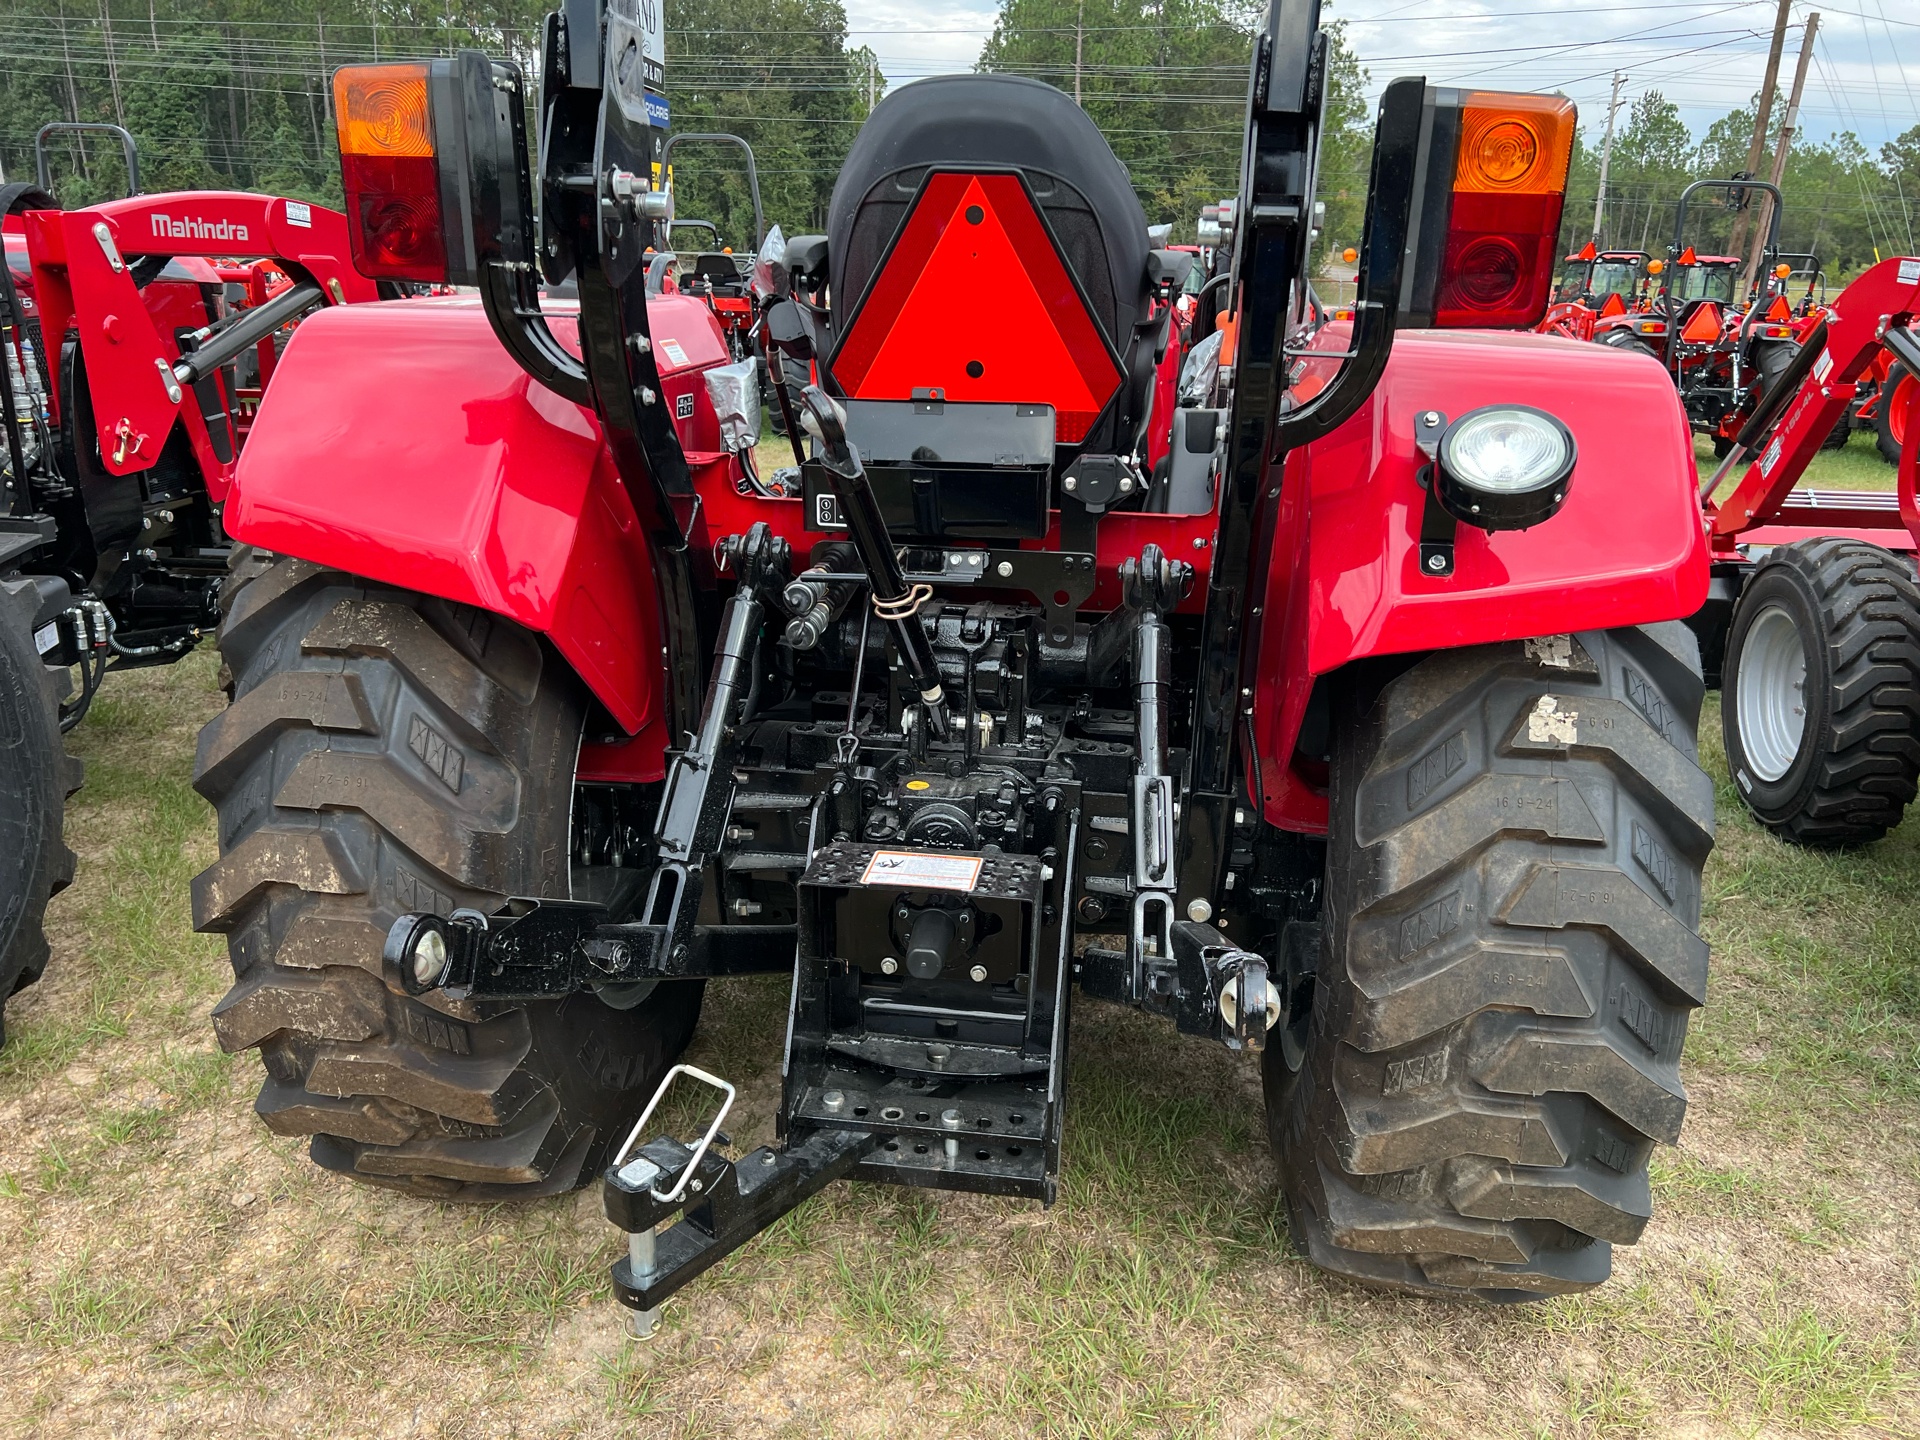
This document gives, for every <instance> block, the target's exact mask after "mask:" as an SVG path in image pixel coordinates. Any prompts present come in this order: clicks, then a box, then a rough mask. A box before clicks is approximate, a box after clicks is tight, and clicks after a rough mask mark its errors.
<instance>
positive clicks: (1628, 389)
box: [1241, 327, 1708, 832]
mask: <svg viewBox="0 0 1920 1440" xmlns="http://www.w3.org/2000/svg"><path fill="white" fill-rule="evenodd" d="M1335 328H1336V327H1328V331H1332V330H1334V329H1335ZM1340 328H1344V327H1340ZM1346 343H1347V341H1346V337H1345V336H1344V335H1343V334H1329V333H1328V332H1327V331H1323V332H1322V333H1321V337H1320V338H1318V339H1317V340H1316V346H1317V347H1318V348H1327V349H1330V350H1334V351H1338V350H1339V349H1342V348H1344V346H1345V345H1346ZM1326 363H1328V362H1322V361H1317V360H1309V361H1308V362H1307V363H1306V366H1305V370H1306V372H1307V374H1306V375H1303V376H1302V377H1301V378H1300V379H1298V380H1296V382H1295V383H1296V386H1297V385H1299V384H1300V383H1302V382H1303V381H1304V380H1305V379H1306V378H1308V376H1311V374H1312V372H1313V371H1314V370H1315V369H1316V368H1317V367H1319V366H1321V365H1324V364H1326ZM1498 404H1523V405H1531V406H1534V407H1536V408H1538V409H1541V410H1546V411H1549V412H1551V413H1552V414H1554V415H1556V416H1558V417H1559V418H1560V419H1561V420H1562V421H1563V422H1565V424H1566V425H1567V426H1568V428H1569V429H1570V430H1572V432H1573V435H1574V440H1575V444H1576V446H1577V451H1578V458H1577V460H1576V462H1575V466H1574V470H1573V475H1572V478H1571V480H1570V482H1569V487H1568V490H1567V498H1566V501H1565V503H1564V504H1563V505H1562V507H1561V508H1560V510H1559V512H1558V513H1557V514H1555V515H1554V516H1553V517H1552V518H1551V519H1548V520H1546V521H1545V522H1543V523H1541V524H1539V525H1536V526H1534V527H1533V528H1532V529H1530V530H1508V531H1500V532H1494V533H1489V532H1487V531H1484V530H1479V529H1476V528H1473V527H1470V526H1466V525H1461V526H1460V527H1459V528H1458V532H1457V538H1456V546H1455V568H1454V571H1453V573H1452V574H1451V575H1450V576H1446V577H1444V578H1440V577H1434V576H1430V575H1428V574H1426V573H1424V572H1423V571H1422V570H1421V568H1420V529H1421V521H1422V518H1423V515H1424V513H1425V507H1426V492H1425V491H1424V490H1422V489H1421V488H1420V483H1419V478H1418V477H1419V473H1420V470H1421V466H1422V464H1423V457H1422V455H1421V453H1420V451H1419V450H1418V449H1417V448H1416V446H1415V444H1414V435H1415V430H1416V427H1417V426H1418V424H1419V422H1420V417H1421V415H1422V414H1423V413H1425V412H1427V411H1429V410H1437V411H1439V412H1440V413H1441V414H1442V415H1444V416H1446V417H1447V418H1448V419H1449V420H1455V419H1458V418H1459V417H1460V416H1462V415H1464V414H1466V413H1467V412H1468V411H1470V410H1475V409H1478V408H1480V407H1481V406H1485V405H1498ZM1268 487H1269V489H1270V490H1273V489H1276V488H1277V489H1278V490H1279V492H1280V493H1279V498H1278V505H1277V511H1276V515H1275V521H1274V527H1273V532H1272V533H1273V541H1272V551H1271V561H1270V563H1269V566H1268V569H1267V576H1266V583H1265V587H1264V594H1263V595H1258V596H1256V597H1255V598H1256V602H1257V603H1258V604H1259V607H1260V608H1259V609H1258V610H1256V611H1255V612H1254V613H1253V615H1252V616H1250V617H1249V618H1250V620H1251V622H1252V624H1253V625H1254V626H1255V627H1257V629H1256V631H1255V634H1254V636H1253V637H1251V638H1252V640H1253V643H1254V645H1255V646H1256V649H1257V667H1256V678H1255V679H1254V680H1253V681H1252V682H1251V687H1250V688H1251V689H1252V691H1253V693H1252V695H1251V696H1250V697H1247V698H1243V699H1242V701H1241V704H1242V706H1243V708H1245V707H1249V706H1250V713H1249V714H1248V716H1247V718H1248V720H1249V722H1250V724H1251V727H1252V732H1251V742H1252V743H1251V745H1250V747H1249V753H1250V755H1251V756H1252V757H1253V761H1252V764H1251V765H1250V767H1249V768H1250V771H1251V772H1252V773H1250V774H1249V777H1248V783H1249V788H1250V789H1251V790H1252V791H1253V793H1254V795H1255V796H1256V797H1258V799H1259V800H1260V803H1261V805H1262V808H1263V810H1264V812H1265V814H1266V816H1267V819H1268V820H1269V821H1270V822H1271V823H1273V824H1275V825H1279V826H1283V827H1285V828H1287V829H1291V830H1297V831H1305V832H1318V831H1322V830H1324V829H1325V826H1326V817H1327V801H1326V793H1325V790H1324V788H1323V786H1324V775H1325V766H1324V757H1325V745H1324V739H1323V737H1322V736H1321V735H1320V734H1319V733H1316V732H1318V731H1319V730H1320V729H1321V727H1320V726H1319V725H1317V724H1308V725H1307V726H1306V729H1305V732H1304V735H1303V723H1304V722H1306V721H1307V717H1308V715H1309V701H1310V699H1311V697H1312V694H1313V690H1314V686H1315V682H1316V681H1317V680H1318V679H1319V678H1320V677H1321V676H1325V675H1329V674H1332V673H1333V672H1335V671H1337V670H1339V669H1341V668H1342V667H1343V666H1347V665H1351V664H1353V663H1354V662H1356V661H1359V660H1364V659H1367V658H1369V657H1372V656H1380V655H1394V654H1419V653H1422V652H1425V651H1430V650H1439V649H1452V648H1457V647H1461V646H1467V645H1481V644H1487V643H1491V642H1494V641H1500V640H1516V639H1524V638H1530V637H1534V636H1550V635H1557V634H1564V633H1567V632H1571V631H1576V630H1600V629H1610V628H1613V627H1616V626H1623V625H1642V624H1648V623H1651V622H1654V621H1660V620H1678V619H1682V618H1684V617H1685V616H1688V615H1691V614H1692V613H1693V612H1694V611H1695V610H1697V609H1699V607H1700V605H1701V603H1702V602H1703V601H1704V599H1705V598H1706V590H1707V579H1708V562H1707V546H1706V537H1705V532H1704V529H1703V526H1702V523H1701V513H1700V502H1699V499H1698V489H1699V481H1698V479H1697V477H1696V473H1695V468H1694V460H1693V443H1692V437H1691V435H1690V434H1689V432H1688V428H1687V419H1686V414H1685V412H1684V411H1683V410H1682V409H1681V407H1680V402H1679V399H1678V397H1677V396H1676V395H1675V393H1674V388H1673V382H1672V381H1671V380H1669V379H1668V378H1667V374H1666V371H1665V370H1664V369H1662V367H1661V366H1660V364H1659V362H1658V361H1656V360H1654V359H1653V358H1652V357H1650V356H1647V355H1644V354H1636V353H1634V352H1632V351H1627V350H1620V349H1615V348H1614V347H1611V346H1604V345H1593V344H1582V343H1580V342H1578V341H1573V340H1567V339H1562V338H1560V337H1558V336H1551V335H1533V334H1514V333H1503V332H1494V331H1475V330H1455V331H1438V330H1415V331H1406V332H1403V333H1401V334H1400V335H1399V336H1397V337H1396V339H1395V341H1394V346H1393V354H1392V357H1391V359H1390V360H1389V361H1388V364H1387V368H1386V373H1385V375H1384V376H1383V377H1382V379H1381V381H1380V384H1379V386H1378V388H1377V389H1375V391H1374V392H1373V394H1372V396H1371V397H1369V399H1368V400H1367V402H1366V403H1365V404H1364V405H1362V407H1361V408H1360V410H1359V411H1358V413H1356V414H1355V415H1354V416H1353V417H1352V418H1351V419H1349V420H1348V421H1347V422H1346V423H1345V424H1344V425H1342V426H1341V427H1340V428H1339V429H1338V430H1336V431H1334V432H1333V433H1332V434H1331V435H1328V436H1326V437H1325V438H1324V439H1321V440H1317V441H1315V442H1313V443H1312V444H1310V445H1307V446H1305V447H1304V448H1302V449H1299V450H1296V451H1294V452H1292V454H1290V455H1289V456H1288V458H1287V462H1286V473H1285V478H1284V482H1283V483H1281V484H1279V485H1278V486H1277V487H1276V485H1275V483H1274V480H1273V479H1271V478H1270V479H1269V481H1268Z"/></svg>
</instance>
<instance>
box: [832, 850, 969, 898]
mask: <svg viewBox="0 0 1920 1440" xmlns="http://www.w3.org/2000/svg"><path fill="white" fill-rule="evenodd" d="M980 863H981V862H980V857H979V856H978V855H940V854H935V853H933V852H931V851H927V850H876V851H874V852H873V858H872V859H871V860H869V861H867V870H866V873H865V874H864V875H862V876H861V877H860V883H861V884H862V885H898V886H900V887H901V888H902V889H920V890H971V889H973V887H974V884H975V882H977V881H978V880H979V879H980Z"/></svg>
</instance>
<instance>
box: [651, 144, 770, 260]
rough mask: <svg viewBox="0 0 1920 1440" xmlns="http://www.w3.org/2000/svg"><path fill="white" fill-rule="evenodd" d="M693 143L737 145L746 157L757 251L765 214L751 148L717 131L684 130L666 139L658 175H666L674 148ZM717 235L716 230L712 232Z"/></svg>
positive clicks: (754, 239)
mask: <svg viewBox="0 0 1920 1440" xmlns="http://www.w3.org/2000/svg"><path fill="white" fill-rule="evenodd" d="M694 141H705V142H708V143H711V144H714V145H738V146H739V147H740V150H741V153H742V154H744V155H745V156H746V157H747V189H748V191H749V192H750V193H751V194H752V195H753V248H754V249H755V250H756V251H757V250H758V249H759V248H760V242H761V241H762V240H765V239H766V238H767V217H766V212H765V211H763V210H762V209H761V208H760V172H759V170H758V169H756V168H755V167H754V163H753V147H752V146H751V145H749V144H748V143H747V142H746V141H744V140H742V139H741V138H740V137H739V136H738V135H726V134H722V133H721V132H719V131H702V130H686V131H682V132H680V133H678V134H674V135H669V136H668V137H667V143H666V146H665V147H664V148H663V149H662V150H661V151H660V173H661V174H663V175H664V174H666V173H667V166H668V165H669V164H671V163H672V160H673V151H674V147H675V146H678V145H686V144H689V143H691V142H694ZM714 233H715V234H718V233H719V232H718V231H717V230H716V231H715V232H714Z"/></svg>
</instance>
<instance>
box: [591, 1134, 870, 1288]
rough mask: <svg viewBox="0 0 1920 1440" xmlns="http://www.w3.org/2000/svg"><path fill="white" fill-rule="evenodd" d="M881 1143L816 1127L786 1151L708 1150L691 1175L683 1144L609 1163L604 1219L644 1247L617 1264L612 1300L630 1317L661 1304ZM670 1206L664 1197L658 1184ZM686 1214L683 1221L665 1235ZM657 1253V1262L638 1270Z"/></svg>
mask: <svg viewBox="0 0 1920 1440" xmlns="http://www.w3.org/2000/svg"><path fill="white" fill-rule="evenodd" d="M880 1140H881V1136H880V1135H879V1134H877V1133H875V1132H874V1131H871V1130H816V1131H814V1132H813V1133H812V1134H810V1135H808V1136H807V1137H806V1138H805V1139H803V1140H801V1141H799V1142H798V1143H797V1144H795V1145H793V1146H792V1147H791V1148H789V1149H784V1150H775V1149H772V1148H762V1149H759V1150H755V1151H754V1152H753V1153H752V1154H750V1155H746V1156H743V1157H742V1158H741V1159H739V1160H738V1161H734V1160H728V1159H726V1158H725V1157H724V1156H721V1155H718V1154H716V1153H714V1152H713V1151H712V1150H707V1151H706V1152H705V1154H704V1155H702V1156H701V1157H700V1160H699V1164H698V1165H697V1167H696V1168H695V1170H694V1173H693V1174H692V1175H691V1176H686V1177H685V1183H684V1184H681V1183H680V1181H681V1177H682V1176H683V1175H684V1172H685V1171H686V1169H687V1167H688V1165H689V1164H690V1163H691V1162H692V1161H693V1159H694V1154H695V1151H694V1149H693V1148H692V1147H689V1146H686V1145H683V1144H681V1143H680V1142H679V1141H678V1140H671V1139H659V1140H652V1141H649V1142H648V1143H647V1144H645V1145H642V1146H641V1147H640V1148H639V1149H638V1150H637V1151H635V1152H634V1154H633V1156H632V1157H631V1158H630V1159H628V1160H626V1161H625V1162H624V1163H622V1164H620V1165H617V1166H610V1167H609V1168H608V1170H607V1173H606V1179H605V1181H604V1183H603V1185H602V1194H603V1197H604V1200H605V1204H606V1211H607V1219H609V1220H611V1221H612V1222H613V1223H614V1224H615V1225H616V1226H618V1227H619V1228H620V1229H622V1230H624V1231H626V1232H627V1234H628V1235H630V1236H638V1237H643V1243H642V1244H641V1245H638V1246H635V1245H631V1244H630V1246H629V1250H628V1253H627V1254H625V1255H623V1256H621V1257H620V1258H619V1259H618V1260H616V1261H615V1262H614V1265H613V1293H614V1297H615V1298H616V1299H617V1300H619V1302H620V1303H621V1304H622V1305H625V1306H626V1307H627V1308H628V1309H630V1310H637V1311H641V1312H647V1311H652V1310H655V1309H658V1308H659V1306H660V1303H661V1301H663V1300H665V1299H666V1298H667V1297H668V1296H670V1295H672V1294H673V1293H674V1292H675V1291H677V1290H679V1289H681V1288H682V1287H683V1286H685V1285H686V1284H687V1283H688V1282H689V1281H691V1280H693V1279H695V1278H696V1277H697V1276H699V1275H700V1274H702V1273H703V1272H704V1271H706V1270H707V1269H709V1268H711V1267H712V1266H713V1265H715V1264H716V1263H718V1262H719V1261H720V1260H721V1259H723V1258H725V1257H726V1256H727V1255H729V1254H731V1253H732V1252H733V1251H735V1250H737V1249H739V1248H740V1246H742V1245H744V1244H745V1243H746V1242H747V1241H749V1240H751V1239H752V1238H753V1237H754V1236H756V1235H758V1234H759V1233H760V1232H761V1231H762V1230H765V1229H766V1228H767V1227H768V1226H769V1225H771V1224H773V1223H774V1222H775V1221H776V1220H778V1219H779V1218H780V1217H781V1216H783V1215H785V1214H787V1213H788V1212H789V1211H791V1210H793V1209H795V1208H797V1207H798V1206H799V1205H801V1204H803V1203H804V1202H805V1201H807V1200H809V1199H811V1198H812V1197H813V1196H814V1195H817V1194H818V1193H819V1192H820V1191H821V1190H823V1189H825V1188H826V1187H827V1186H828V1185H831V1184H832V1183H833V1182H834V1181H835V1180H839V1179H841V1178H843V1177H844V1176H845V1175H846V1174H847V1173H848V1172H849V1171H851V1170H852V1169H853V1168H854V1167H855V1166H856V1165H858V1164H859V1163H860V1161H861V1160H862V1159H863V1158H864V1157H865V1156H866V1155H867V1154H868V1153H869V1152H870V1151H872V1150H873V1149H874V1148H875V1147H876V1146H877V1145H878V1144H879V1143H880ZM663 1186H665V1187H670V1188H667V1189H666V1190H665V1192H664V1193H665V1194H667V1195H677V1197H678V1198H676V1199H673V1200H663V1199H662V1198H661V1195H662V1193H663V1191H662V1187H663ZM675 1212H680V1214H681V1219H680V1220H679V1222H678V1223H677V1224H674V1225H671V1226H668V1227H667V1228H665V1229H660V1228H659V1227H660V1225H661V1223H662V1222H663V1221H665V1220H667V1219H669V1218H670V1217H671V1216H672V1215H673V1214H674V1213H675ZM636 1251H638V1252H639V1254H640V1255H641V1256H645V1255H646V1254H647V1252H649V1251H650V1252H651V1262H652V1263H651V1264H646V1263H645V1262H644V1260H643V1261H642V1266H643V1267H644V1268H642V1267H637V1266H636V1264H635V1260H636Z"/></svg>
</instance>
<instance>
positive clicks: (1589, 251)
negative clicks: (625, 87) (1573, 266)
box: [1573, 240, 1600, 260]
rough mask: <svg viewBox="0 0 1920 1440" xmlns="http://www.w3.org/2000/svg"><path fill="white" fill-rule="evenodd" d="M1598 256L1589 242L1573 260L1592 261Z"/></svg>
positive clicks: (1598, 253) (1597, 252)
mask: <svg viewBox="0 0 1920 1440" xmlns="http://www.w3.org/2000/svg"><path fill="white" fill-rule="evenodd" d="M1599 255H1600V252H1599V251H1598V250H1596V249H1594V248H1593V242H1592V241H1591V240H1589V241H1588V242H1587V243H1586V244H1585V245H1584V246H1582V247H1581V249H1580V253H1579V254H1578V255H1576V256H1574V257H1573V258H1574V259H1576V260H1594V259H1598V258H1599Z"/></svg>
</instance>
